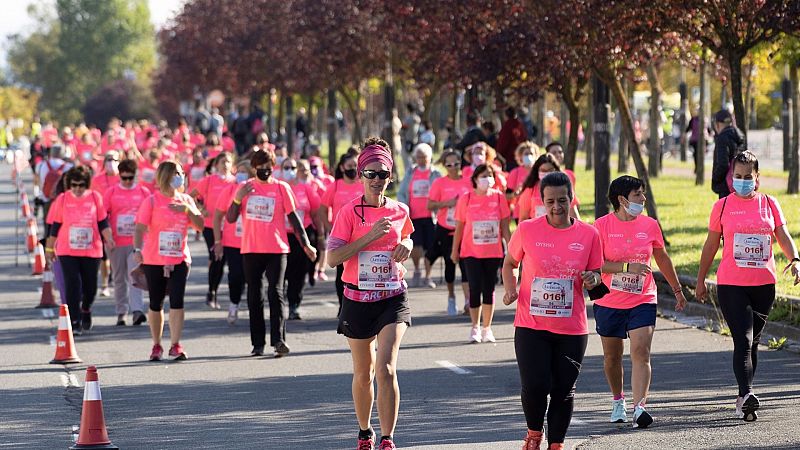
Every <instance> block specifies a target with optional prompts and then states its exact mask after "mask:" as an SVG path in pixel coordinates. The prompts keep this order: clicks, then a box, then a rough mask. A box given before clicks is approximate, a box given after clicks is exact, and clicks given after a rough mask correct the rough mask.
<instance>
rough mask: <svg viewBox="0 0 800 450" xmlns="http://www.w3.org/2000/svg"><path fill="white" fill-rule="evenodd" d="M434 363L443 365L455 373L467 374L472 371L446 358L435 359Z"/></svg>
mask: <svg viewBox="0 0 800 450" xmlns="http://www.w3.org/2000/svg"><path fill="white" fill-rule="evenodd" d="M436 364H438V365H440V366H442V367H444V368H445V369H448V370H451V371H453V372H455V373H457V374H459V375H468V374H471V373H472V371H471V370H469V369H465V368H463V367H459V366H457V365H455V364H453V363H451V362H450V361H446V360H442V361H436Z"/></svg>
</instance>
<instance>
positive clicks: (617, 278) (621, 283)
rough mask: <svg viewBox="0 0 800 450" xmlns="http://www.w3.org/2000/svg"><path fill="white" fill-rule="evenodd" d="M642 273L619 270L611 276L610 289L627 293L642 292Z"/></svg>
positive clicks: (643, 277)
mask: <svg viewBox="0 0 800 450" xmlns="http://www.w3.org/2000/svg"><path fill="white" fill-rule="evenodd" d="M644 279H645V276H644V275H639V274H636V273H630V272H619V273H615V274H614V275H612V276H611V289H613V290H615V291H620V292H626V293H628V294H641V293H642V292H644Z"/></svg>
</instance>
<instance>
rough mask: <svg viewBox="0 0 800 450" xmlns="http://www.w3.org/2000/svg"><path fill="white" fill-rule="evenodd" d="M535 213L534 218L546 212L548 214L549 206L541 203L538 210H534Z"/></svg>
mask: <svg viewBox="0 0 800 450" xmlns="http://www.w3.org/2000/svg"><path fill="white" fill-rule="evenodd" d="M534 214H535V215H534V216H533V217H534V218H536V217H542V216H544V215H545V214H547V208H545V207H544V206H541V205H539V206H537V207H536V211H535V212H534Z"/></svg>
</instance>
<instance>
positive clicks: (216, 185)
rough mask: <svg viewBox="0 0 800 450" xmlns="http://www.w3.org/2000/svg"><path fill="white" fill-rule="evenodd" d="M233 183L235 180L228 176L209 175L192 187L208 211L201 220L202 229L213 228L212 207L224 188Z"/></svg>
mask: <svg viewBox="0 0 800 450" xmlns="http://www.w3.org/2000/svg"><path fill="white" fill-rule="evenodd" d="M235 182H236V179H235V178H233V177H232V176H230V175H228V176H226V177H221V176H219V175H210V176H207V177H205V178H203V179H202V180H200V182H199V183H197V185H196V186H195V187H194V189H196V190H197V192H198V193H199V194H200V198H201V199H202V200H203V205H205V208H206V210H207V211H208V215H207V216H206V217H205V218H203V226H204V227H206V228H213V227H214V206H215V205H216V204H217V200H218V199H219V194H220V193H221V192H222V191H223V190H224V189H225V188H226V187H228V186H230V185H231V184H234V183H235Z"/></svg>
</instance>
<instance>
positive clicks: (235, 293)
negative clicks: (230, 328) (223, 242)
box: [222, 247, 244, 305]
mask: <svg viewBox="0 0 800 450" xmlns="http://www.w3.org/2000/svg"><path fill="white" fill-rule="evenodd" d="M222 253H223V254H224V255H225V262H226V263H227V264H228V293H229V294H230V298H231V303H233V304H234V305H238V304H239V302H241V301H242V292H244V271H243V269H242V254H241V252H240V251H239V249H238V248H235V247H222Z"/></svg>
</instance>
